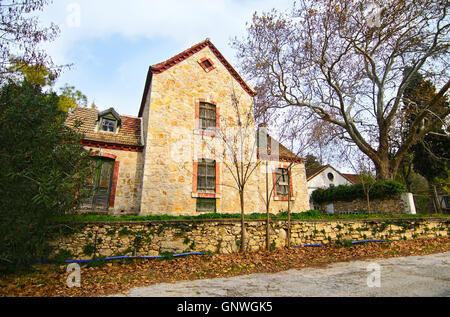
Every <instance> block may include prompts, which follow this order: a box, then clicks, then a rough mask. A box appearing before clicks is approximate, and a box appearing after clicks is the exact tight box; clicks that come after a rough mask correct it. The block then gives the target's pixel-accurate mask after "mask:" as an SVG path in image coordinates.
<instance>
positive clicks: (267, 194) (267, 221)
mask: <svg viewBox="0 0 450 317" xmlns="http://www.w3.org/2000/svg"><path fill="white" fill-rule="evenodd" d="M266 250H267V251H269V250H270V213H269V176H268V161H266Z"/></svg>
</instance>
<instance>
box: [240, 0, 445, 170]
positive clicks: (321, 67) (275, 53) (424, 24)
mask: <svg viewBox="0 0 450 317" xmlns="http://www.w3.org/2000/svg"><path fill="white" fill-rule="evenodd" d="M370 9H372V10H370ZM447 11H448V1H436V0H404V1H397V0H387V1H383V2H382V5H376V4H375V3H374V4H372V5H371V3H369V2H368V1H364V0H330V1H328V0H320V1H307V0H303V1H299V4H298V5H296V6H294V7H293V9H292V11H290V12H286V13H281V12H277V11H276V10H272V11H271V12H267V13H262V14H260V15H258V14H256V13H255V14H254V16H253V20H252V23H251V24H250V26H249V27H248V35H247V38H245V39H242V40H239V39H235V40H234V41H233V46H234V47H235V48H236V49H237V51H238V57H239V58H240V61H241V65H240V66H241V68H242V71H243V72H244V73H246V74H247V75H248V77H249V78H253V79H254V80H255V84H254V86H258V87H264V88H263V89H260V90H261V91H265V92H266V95H265V96H264V98H262V97H261V99H263V100H264V101H265V103H266V105H268V107H269V108H271V109H278V110H280V109H281V110H285V109H294V108H301V109H303V111H304V112H305V113H308V114H309V115H310V116H311V117H315V118H317V119H320V120H323V121H326V122H329V123H330V124H332V125H333V126H334V127H335V129H336V131H337V132H338V133H339V135H340V138H341V139H342V140H344V141H347V142H349V143H350V144H355V145H356V146H357V147H358V148H359V149H360V150H361V151H362V152H363V153H364V154H365V155H367V156H368V157H369V158H370V159H371V160H372V161H373V163H374V165H375V168H376V172H377V178H379V179H394V177H395V175H396V174H397V170H398V167H399V164H400V162H401V161H402V159H403V157H404V156H405V155H406V154H407V153H408V150H409V149H410V148H411V146H413V145H414V144H416V143H417V142H420V141H421V140H422V139H423V138H424V136H425V135H426V134H427V133H428V132H429V131H430V130H431V129H432V128H433V127H434V126H435V123H436V122H437V121H445V118H446V116H447V115H448V114H449V113H450V108H449V107H440V106H439V100H441V99H442V97H443V96H445V94H446V93H447V91H448V89H449V87H450V80H449V78H450V76H448V70H449V69H450V68H449V67H448V66H449V53H448V48H449V45H450V37H449V31H450V23H449V17H448V15H447ZM407 67H409V68H408V72H407V73H406V74H404V72H405V70H406V69H407ZM419 70H421V71H422V73H425V74H426V75H427V77H428V78H430V79H432V80H433V82H434V83H435V84H436V85H437V86H440V87H441V88H440V89H438V90H437V93H436V95H435V96H434V98H433V99H431V100H430V101H429V102H428V103H427V104H426V105H425V106H424V107H423V108H422V109H418V112H417V113H416V116H415V119H414V122H412V123H411V125H410V127H409V129H408V131H407V134H406V137H404V138H401V136H400V135H399V134H398V131H396V129H395V120H396V117H397V116H398V114H399V113H400V112H401V111H402V108H401V105H402V98H403V93H404V90H405V88H406V87H407V85H408V83H409V82H410V80H411V78H412V74H414V73H415V72H417V71H419Z"/></svg>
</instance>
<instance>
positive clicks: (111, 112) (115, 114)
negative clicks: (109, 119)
mask: <svg viewBox="0 0 450 317" xmlns="http://www.w3.org/2000/svg"><path fill="white" fill-rule="evenodd" d="M107 114H111V115H112V116H113V117H114V118H116V120H117V121H118V123H119V126H120V125H121V124H122V118H121V117H120V115H119V114H118V113H117V111H116V110H114V108H109V109H106V110H104V111H101V112H99V113H98V115H97V120H99V119H100V117H103V116H105V115H107Z"/></svg>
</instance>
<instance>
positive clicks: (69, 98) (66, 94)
mask: <svg viewBox="0 0 450 317" xmlns="http://www.w3.org/2000/svg"><path fill="white" fill-rule="evenodd" d="M60 91H61V95H60V98H59V102H58V108H59V110H61V111H64V112H70V111H71V110H73V109H75V108H77V107H87V104H88V100H87V97H86V96H85V95H83V93H82V92H81V91H79V90H76V89H75V87H74V86H69V85H68V84H66V85H64V87H62V88H60ZM91 107H92V105H91Z"/></svg>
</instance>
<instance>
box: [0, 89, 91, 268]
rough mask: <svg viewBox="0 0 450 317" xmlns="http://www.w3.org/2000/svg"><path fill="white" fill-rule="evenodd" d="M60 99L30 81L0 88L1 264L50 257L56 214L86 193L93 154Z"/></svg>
mask: <svg viewBox="0 0 450 317" xmlns="http://www.w3.org/2000/svg"><path fill="white" fill-rule="evenodd" d="M58 102H59V97H58V96H57V95H56V94H55V93H45V92H43V91H42V89H41V87H39V86H37V85H35V84H32V83H29V82H24V83H21V84H16V83H13V82H11V83H8V84H5V85H3V86H1V87H0V144H1V145H2V146H1V149H0V166H1V167H2V168H1V169H0V197H1V199H2V203H1V206H0V232H1V239H0V264H6V265H7V266H9V267H11V268H18V267H19V266H21V267H30V264H32V263H34V262H37V261H39V260H44V259H46V258H47V257H48V256H49V255H50V253H51V252H50V251H51V248H50V246H49V244H48V241H51V240H52V239H53V238H54V234H55V232H58V231H59V230H58V225H57V224H56V223H55V222H54V220H55V217H57V216H59V215H63V214H64V213H65V212H67V211H68V210H72V209H73V208H75V207H76V205H77V201H76V199H75V198H76V197H78V198H80V199H81V197H82V196H83V194H84V191H83V189H81V184H82V182H83V180H84V179H85V177H87V176H88V174H89V173H88V170H89V154H88V153H87V152H85V151H83V147H82V146H81V144H80V137H81V135H79V134H77V133H76V132H75V131H73V130H71V129H68V128H67V127H66V126H65V125H64V121H65V118H66V115H67V114H66V113H64V112H62V111H60V110H58Z"/></svg>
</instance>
